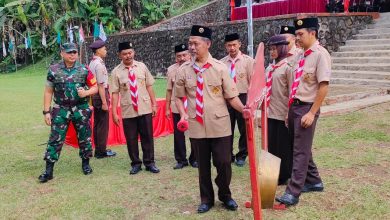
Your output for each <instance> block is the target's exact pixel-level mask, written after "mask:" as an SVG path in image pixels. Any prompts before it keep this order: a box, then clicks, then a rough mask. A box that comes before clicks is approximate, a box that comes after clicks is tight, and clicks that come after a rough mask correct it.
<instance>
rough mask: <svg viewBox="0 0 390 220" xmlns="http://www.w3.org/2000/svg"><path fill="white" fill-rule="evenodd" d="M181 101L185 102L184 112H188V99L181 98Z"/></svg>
mask: <svg viewBox="0 0 390 220" xmlns="http://www.w3.org/2000/svg"><path fill="white" fill-rule="evenodd" d="M181 101H182V102H183V105H184V110H185V111H187V107H188V100H187V97H185V96H184V97H183V98H181Z"/></svg>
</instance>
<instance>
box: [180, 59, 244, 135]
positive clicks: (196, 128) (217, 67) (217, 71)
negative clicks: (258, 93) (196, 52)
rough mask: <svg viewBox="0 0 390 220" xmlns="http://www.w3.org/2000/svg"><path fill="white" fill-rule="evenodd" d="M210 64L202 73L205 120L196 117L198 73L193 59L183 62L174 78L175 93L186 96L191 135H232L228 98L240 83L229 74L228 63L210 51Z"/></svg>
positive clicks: (232, 96)
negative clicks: (236, 82) (214, 56)
mask: <svg viewBox="0 0 390 220" xmlns="http://www.w3.org/2000/svg"><path fill="white" fill-rule="evenodd" d="M207 62H208V63H210V64H211V67H210V68H209V69H207V70H206V71H205V72H204V73H203V75H202V76H203V80H204V87H203V105H204V107H203V121H204V125H201V124H200V123H199V122H198V121H196V119H195V116H196V104H195V100H196V89H197V85H196V83H197V75H196V74H195V71H194V69H193V65H194V61H188V62H185V63H184V64H183V65H181V66H180V68H179V70H178V72H177V75H176V82H175V96H176V97H177V98H181V97H184V96H187V101H188V116H189V119H188V122H189V130H188V134H189V137H190V138H218V137H226V136H229V135H231V134H232V133H231V129H230V117H229V112H228V110H227V105H226V100H225V99H230V98H234V97H237V96H238V91H237V87H236V85H235V84H234V82H233V80H232V79H231V78H230V76H229V72H228V70H227V68H226V65H225V64H224V63H222V62H221V61H218V60H216V59H214V58H213V57H212V56H211V55H210V54H209V58H208V60H207Z"/></svg>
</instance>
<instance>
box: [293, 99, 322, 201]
mask: <svg viewBox="0 0 390 220" xmlns="http://www.w3.org/2000/svg"><path fill="white" fill-rule="evenodd" d="M311 106H312V105H311V104H300V105H299V104H297V105H294V104H293V105H291V107H290V109H289V112H288V127H289V132H290V135H291V137H292V144H293V169H292V175H291V180H290V182H289V184H288V185H287V189H286V192H287V193H290V194H291V195H293V196H296V197H299V196H300V194H301V191H302V188H303V186H304V185H305V184H317V183H320V182H322V181H321V177H320V175H319V173H318V170H317V167H316V165H315V163H314V161H313V155H312V152H311V148H312V144H313V137H314V130H315V127H316V122H317V119H318V116H319V114H320V113H319V112H317V113H316V115H315V118H314V121H313V124H312V125H311V126H310V127H308V128H303V127H302V126H301V119H302V117H303V116H304V115H305V114H306V113H308V112H309V110H310V108H311Z"/></svg>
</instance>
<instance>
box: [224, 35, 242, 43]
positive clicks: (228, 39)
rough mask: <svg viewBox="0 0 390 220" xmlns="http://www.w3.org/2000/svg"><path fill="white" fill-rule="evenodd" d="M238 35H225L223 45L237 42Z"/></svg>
mask: <svg viewBox="0 0 390 220" xmlns="http://www.w3.org/2000/svg"><path fill="white" fill-rule="evenodd" d="M239 39H240V35H238V34H237V33H234V34H228V35H225V43H226V42H229V41H234V40H239Z"/></svg>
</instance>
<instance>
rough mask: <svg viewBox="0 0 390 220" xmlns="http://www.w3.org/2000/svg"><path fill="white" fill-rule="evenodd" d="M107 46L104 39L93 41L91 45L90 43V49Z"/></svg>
mask: <svg viewBox="0 0 390 220" xmlns="http://www.w3.org/2000/svg"><path fill="white" fill-rule="evenodd" d="M104 46H106V43H105V42H104V41H102V40H100V39H99V40H96V41H95V42H93V43H92V44H91V45H89V48H90V49H99V48H102V47H104Z"/></svg>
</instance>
